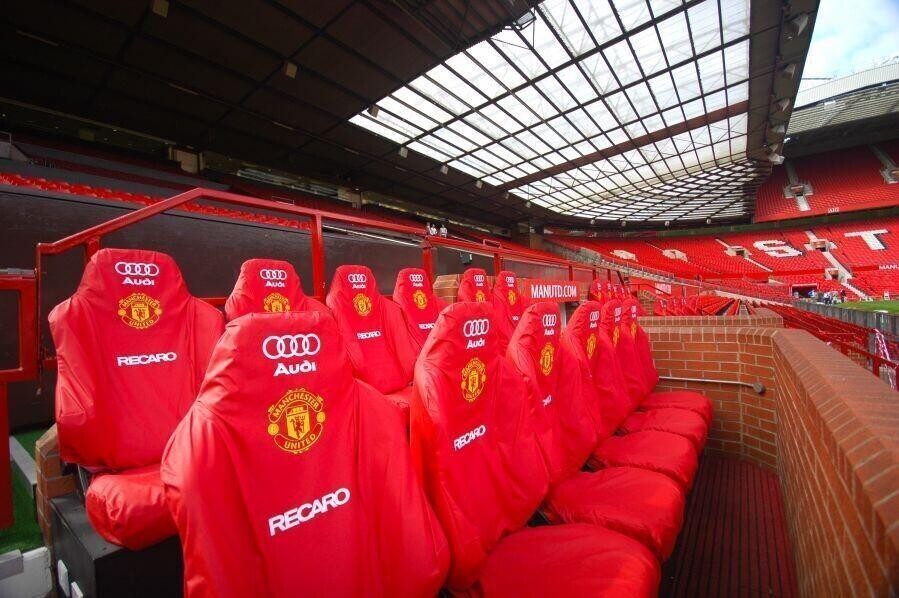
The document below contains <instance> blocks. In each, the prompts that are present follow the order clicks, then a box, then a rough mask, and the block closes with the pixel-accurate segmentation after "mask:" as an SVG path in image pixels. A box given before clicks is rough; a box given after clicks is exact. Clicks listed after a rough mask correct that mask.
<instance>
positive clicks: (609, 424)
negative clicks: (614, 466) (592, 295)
mask: <svg viewBox="0 0 899 598" xmlns="http://www.w3.org/2000/svg"><path fill="white" fill-rule="evenodd" d="M601 314H602V308H601V307H600V305H599V303H598V302H596V301H586V302H584V303H582V304H581V305H580V306H578V308H577V309H576V310H574V313H573V314H572V315H571V317H570V318H569V320H568V326H567V327H566V328H565V331H564V332H563V333H562V338H563V342H564V343H567V344H569V345H570V346H571V347H572V352H573V354H574V355H576V356H577V358H578V360H579V362H580V363H581V364H582V368H584V369H586V371H587V372H588V373H589V376H590V379H591V381H592V388H593V390H594V391H595V398H594V401H595V402H597V403H598V404H599V413H600V421H599V423H598V428H597V435H598V437H599V440H603V439H605V438H608V437H609V436H611V435H612V434H614V433H615V430H617V429H618V425H619V424H620V423H621V422H622V421H623V420H624V418H625V417H627V415H628V414H629V413H630V412H631V411H633V409H634V405H633V404H632V403H631V400H630V396H629V395H628V393H627V388H626V386H625V382H624V378H623V374H622V373H621V368H620V366H619V365H618V360H617V359H616V358H615V349H614V347H613V346H612V340H611V339H610V338H609V336H608V335H607V334H606V332H605V330H604V329H603V328H602V325H601V324H602V322H601Z"/></svg>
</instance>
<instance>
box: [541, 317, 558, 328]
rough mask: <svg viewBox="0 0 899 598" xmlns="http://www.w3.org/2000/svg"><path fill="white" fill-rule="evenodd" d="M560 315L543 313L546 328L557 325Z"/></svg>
mask: <svg viewBox="0 0 899 598" xmlns="http://www.w3.org/2000/svg"><path fill="white" fill-rule="evenodd" d="M558 319H559V316H558V315H556V314H543V326H544V327H545V328H552V327H554V326H555V325H556V322H557V321H558Z"/></svg>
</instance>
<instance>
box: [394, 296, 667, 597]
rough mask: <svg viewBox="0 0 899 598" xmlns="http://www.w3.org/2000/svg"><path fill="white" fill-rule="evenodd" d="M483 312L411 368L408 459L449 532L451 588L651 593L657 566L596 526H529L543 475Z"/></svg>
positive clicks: (631, 543) (513, 380) (456, 317)
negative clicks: (416, 467) (415, 465)
mask: <svg viewBox="0 0 899 598" xmlns="http://www.w3.org/2000/svg"><path fill="white" fill-rule="evenodd" d="M493 320H494V317H493V311H492V310H491V309H490V307H489V306H487V305H482V304H478V303H472V302H460V303H456V304H454V305H451V306H450V307H448V308H447V309H445V310H444V311H443V313H442V314H441V315H440V317H439V318H438V320H437V326H436V327H435V329H434V331H433V332H432V334H431V336H430V337H429V338H428V340H427V342H426V343H425V346H424V348H423V349H422V354H421V356H420V357H419V360H418V362H417V364H416V370H415V393H414V395H413V398H412V405H411V429H410V433H411V434H410V435H411V442H412V452H413V455H414V457H415V459H416V461H417V462H418V464H419V467H420V469H421V472H422V479H423V480H424V483H425V489H426V493H427V494H428V497H429V498H430V500H431V504H433V505H434V508H435V510H436V512H437V517H438V518H439V519H440V522H441V524H442V526H443V529H444V530H445V531H446V533H447V539H448V541H449V546H450V552H451V566H450V576H449V581H448V587H449V588H450V589H451V590H453V591H456V592H460V593H462V592H466V591H467V592H468V593H470V594H473V595H485V596H487V595H503V596H512V595H515V596H546V595H556V596H560V595H575V594H580V595H607V596H627V597H629V598H631V597H634V596H650V595H654V593H655V592H656V591H657V587H658V582H659V569H658V563H657V562H656V561H655V558H654V557H653V555H652V553H651V552H650V551H649V550H648V549H647V548H646V547H644V546H643V545H642V544H640V543H639V542H637V541H635V540H633V539H631V538H629V537H627V536H624V535H623V534H619V533H617V532H614V531H611V530H607V529H604V528H602V527H599V526H595V525H586V524H570V525H559V526H543V527H537V528H524V529H522V527H523V526H524V524H525V522H527V521H528V519H529V518H530V516H531V514H532V513H533V512H534V510H535V509H536V508H537V507H538V506H539V504H540V503H541V501H542V500H543V497H544V493H545V492H546V489H547V485H548V479H547V471H546V467H545V465H544V462H543V457H542V455H541V453H540V449H539V446H538V444H537V439H536V436H535V435H534V430H533V427H532V423H533V422H532V416H531V409H530V406H529V405H528V401H527V399H526V392H527V390H526V388H525V385H524V381H523V380H522V378H521V376H520V375H519V374H518V372H517V371H516V370H515V368H514V367H513V366H512V365H511V364H510V363H509V361H508V360H507V359H506V358H505V357H504V356H502V355H501V354H500V352H499V339H498V338H497V334H496V330H495V328H494V325H493Z"/></svg>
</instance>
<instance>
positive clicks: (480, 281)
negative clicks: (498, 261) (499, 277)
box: [472, 274, 487, 287]
mask: <svg viewBox="0 0 899 598" xmlns="http://www.w3.org/2000/svg"><path fill="white" fill-rule="evenodd" d="M472 279H473V280H474V283H475V284H476V285H478V286H479V287H480V286H483V285H484V281H485V280H486V279H487V277H486V276H484V275H483V274H475V275H474V276H472Z"/></svg>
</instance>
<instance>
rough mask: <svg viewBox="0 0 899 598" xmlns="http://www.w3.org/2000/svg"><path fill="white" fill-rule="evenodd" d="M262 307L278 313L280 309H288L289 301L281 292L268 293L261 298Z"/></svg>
mask: <svg viewBox="0 0 899 598" xmlns="http://www.w3.org/2000/svg"><path fill="white" fill-rule="evenodd" d="M262 308H263V309H264V310H265V311H270V312H272V313H280V312H282V311H290V301H288V300H287V297H285V296H284V295H282V294H281V293H269V294H268V295H267V296H266V297H265V299H263V300H262Z"/></svg>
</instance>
